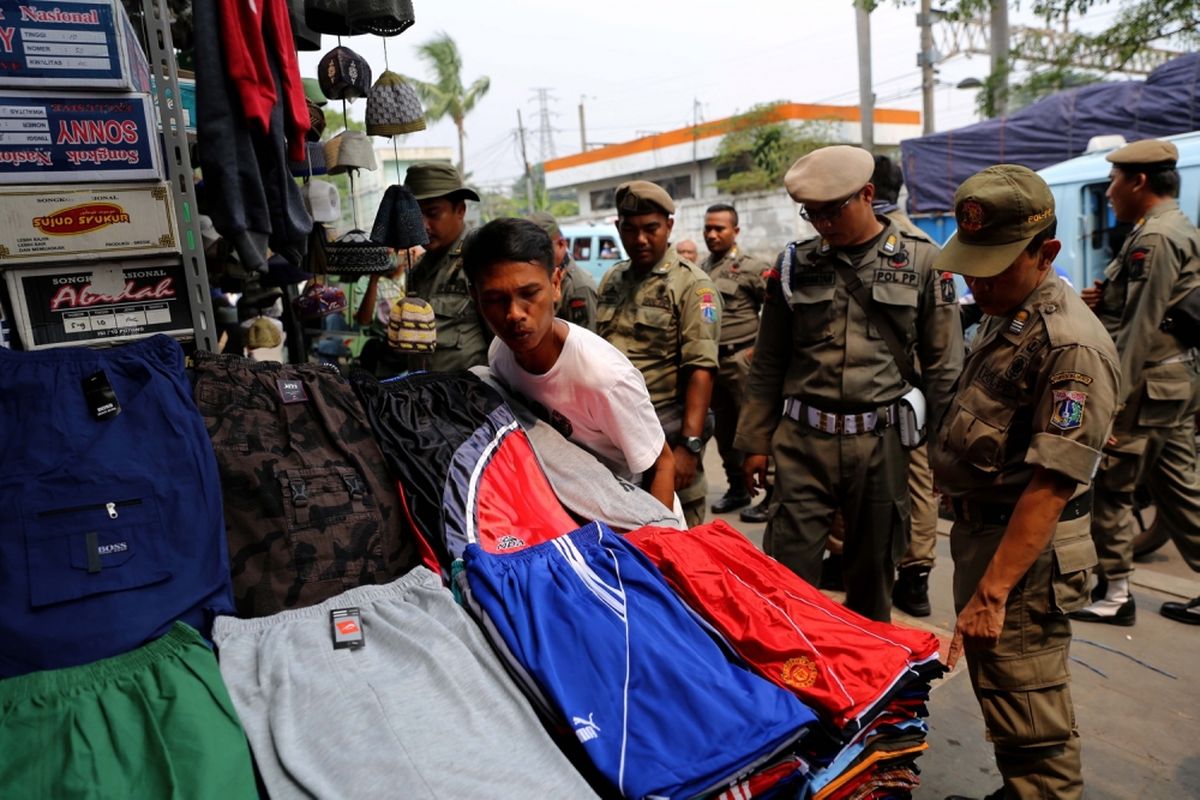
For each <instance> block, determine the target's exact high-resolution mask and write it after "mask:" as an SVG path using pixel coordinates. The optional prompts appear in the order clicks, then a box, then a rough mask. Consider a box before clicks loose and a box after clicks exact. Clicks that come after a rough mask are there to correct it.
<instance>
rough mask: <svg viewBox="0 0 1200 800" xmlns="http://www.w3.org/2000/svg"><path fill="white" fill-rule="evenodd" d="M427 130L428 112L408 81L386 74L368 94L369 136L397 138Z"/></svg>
mask: <svg viewBox="0 0 1200 800" xmlns="http://www.w3.org/2000/svg"><path fill="white" fill-rule="evenodd" d="M423 130H425V112H424V111H423V110H422V109H421V101H420V100H418V99H417V93H416V92H415V91H413V88H412V87H411V86H409V85H408V81H406V80H404V78H402V77H400V76H399V75H397V74H396V73H394V72H390V71H388V72H384V73H383V74H382V75H380V76H379V80H377V81H375V85H374V86H372V87H371V92H370V94H368V95H367V133H368V134H370V135H371V136H396V135H398V134H401V133H412V132H413V131H423Z"/></svg>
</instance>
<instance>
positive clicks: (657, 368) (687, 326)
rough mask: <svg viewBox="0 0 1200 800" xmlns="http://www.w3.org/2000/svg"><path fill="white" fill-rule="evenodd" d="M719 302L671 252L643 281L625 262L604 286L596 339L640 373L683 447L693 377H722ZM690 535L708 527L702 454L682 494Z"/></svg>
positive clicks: (671, 435)
mask: <svg viewBox="0 0 1200 800" xmlns="http://www.w3.org/2000/svg"><path fill="white" fill-rule="evenodd" d="M720 322H721V295H720V293H719V292H718V291H717V289H716V287H715V286H714V285H713V283H712V281H711V280H709V278H708V276H707V275H705V274H704V271H703V270H701V269H700V268H699V267H697V266H696V265H695V264H692V263H691V262H690V261H686V260H684V259H682V258H680V257H679V254H678V253H676V252H675V250H674V248H670V249H668V250H667V253H666V255H665V256H663V259H662V261H660V262H659V263H658V264H656V265H655V266H654V267H653V268H651V269H650V271H649V272H647V273H646V275H645V277H642V278H639V277H638V276H637V275H636V273H634V272H633V270H632V269H631V268H630V265H629V262H628V261H622V262H620V263H618V264H617V265H616V266H614V267H613V268H612V269H611V270H609V272H608V274H607V275H605V276H604V280H603V282H601V284H600V298H599V304H598V307H597V309H596V332H597V333H599V334H600V335H601V336H602V337H604V338H605V339H607V340H608V341H609V342H611V343H612V344H613V345H614V346H615V347H616V348H617V349H618V350H620V351H621V352H622V353H624V354H625V356H626V357H627V358H628V359H629V360H630V361H631V362H632V363H633V365H634V366H635V367H637V368H638V370H639V371H641V373H642V376H643V377H644V378H645V379H646V388H647V389H648V390H649V392H650V402H652V403H653V404H654V410H655V411H656V412H657V413H658V417H659V420H661V421H663V423H664V425H663V428H664V430H665V431H666V432H667V436H668V442H669V444H671V446H675V445H676V444H678V441H679V438H678V437H679V431H680V428H679V423H680V420H682V416H683V415H682V413H681V409H682V408H683V404H684V400H685V396H686V393H687V385H686V383H685V382H684V379H686V377H687V372H686V371H687V370H689V369H708V370H714V371H715V370H716V369H717V341H718V334H719V332H720ZM678 494H679V502H680V503H681V504H682V505H683V510H684V515H685V517H687V523H688V526H689V527H694V526H695V525H698V524H700V523H701V522H703V521H704V503H705V498H706V497H707V495H708V484H707V481H706V480H705V478H704V453H703V451H702V452H701V454H700V458H699V463H698V464H697V467H696V480H695V481H693V482H692V485H691V486H688V487H686V488H684V489H682V490H680V491H679V492H678Z"/></svg>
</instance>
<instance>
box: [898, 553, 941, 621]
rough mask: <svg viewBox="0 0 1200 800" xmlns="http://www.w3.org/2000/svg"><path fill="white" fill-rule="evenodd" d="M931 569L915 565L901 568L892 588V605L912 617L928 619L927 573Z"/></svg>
mask: <svg viewBox="0 0 1200 800" xmlns="http://www.w3.org/2000/svg"><path fill="white" fill-rule="evenodd" d="M930 571H931V567H926V566H923V565H915V566H911V567H901V568H900V573H899V577H897V578H896V585H895V587H893V588H892V605H894V606H895V607H896V608H898V609H900V610H901V611H903V612H904V613H905V614H908V615H910V616H913V617H928V616H929V615H930V614H931V613H932V611H933V610H932V609H931V608H930V607H929V573H930Z"/></svg>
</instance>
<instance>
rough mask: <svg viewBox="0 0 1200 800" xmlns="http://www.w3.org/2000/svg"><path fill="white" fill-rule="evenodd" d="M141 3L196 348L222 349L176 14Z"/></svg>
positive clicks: (160, 0) (150, 0) (161, 0)
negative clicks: (174, 30)
mask: <svg viewBox="0 0 1200 800" xmlns="http://www.w3.org/2000/svg"><path fill="white" fill-rule="evenodd" d="M141 6H142V25H143V30H144V32H145V34H146V58H147V60H148V61H149V62H150V73H151V75H153V76H154V94H155V99H156V100H157V101H158V109H159V117H160V119H161V120H162V137H163V146H164V159H163V160H164V161H165V162H166V167H167V180H168V182H169V183H170V184H171V192H172V194H173V195H174V198H173V199H174V200H175V217H176V222H177V225H178V229H179V249H180V251H181V252H182V253H183V271H184V275H185V276H186V277H187V292H188V300H189V305H190V306H191V309H192V328H193V330H194V332H195V337H196V338H195V342H196V349H197V350H208V351H212V352H216V349H217V327H216V323H215V318H214V317H213V308H212V293H211V290H210V287H209V284H208V270H207V268H206V267H205V264H204V242H203V240H202V239H201V238H200V220H199V216H198V212H197V208H198V205H197V203H196V186H195V180H194V177H193V176H194V173H193V170H192V158H191V154H190V152H189V149H188V138H187V126H186V124H185V118H184V109H183V96H182V94H181V93H180V90H179V70H178V67H177V65H176V63H175V47H174V43H173V42H172V40H171V15H170V12H169V10H168V9H167V3H166V0H141Z"/></svg>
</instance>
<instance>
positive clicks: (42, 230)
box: [0, 183, 179, 269]
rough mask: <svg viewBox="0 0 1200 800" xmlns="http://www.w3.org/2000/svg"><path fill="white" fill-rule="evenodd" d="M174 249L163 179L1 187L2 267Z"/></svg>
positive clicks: (168, 198) (172, 218) (172, 221)
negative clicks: (152, 181)
mask: <svg viewBox="0 0 1200 800" xmlns="http://www.w3.org/2000/svg"><path fill="white" fill-rule="evenodd" d="M177 252H179V236H178V233H177V231H176V226H175V208H174V205H173V203H172V201H171V192H170V187H169V186H168V185H167V184H165V183H131V184H130V183H127V184H112V185H109V186H96V185H91V186H88V185H84V186H72V187H69V188H66V189H50V188H49V187H45V186H11V187H8V186H6V187H0V269H4V268H5V267H9V266H13V265H17V264H21V265H23V264H31V263H35V262H54V263H62V262H68V261H80V260H94V259H96V258H129V257H131V256H147V255H159V254H170V253H177Z"/></svg>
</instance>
